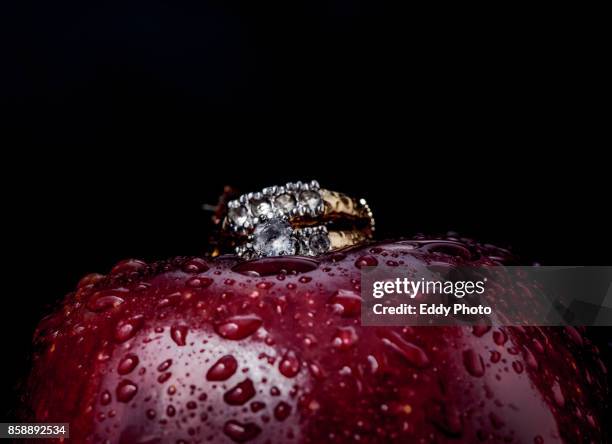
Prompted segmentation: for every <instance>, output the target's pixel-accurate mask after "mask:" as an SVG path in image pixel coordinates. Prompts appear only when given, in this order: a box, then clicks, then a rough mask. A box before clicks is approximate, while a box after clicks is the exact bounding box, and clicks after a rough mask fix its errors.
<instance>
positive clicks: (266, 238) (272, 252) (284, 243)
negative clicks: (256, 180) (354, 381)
mask: <svg viewBox="0 0 612 444" xmlns="http://www.w3.org/2000/svg"><path fill="white" fill-rule="evenodd" d="M324 210H325V206H324V203H323V198H322V196H321V192H320V187H319V184H318V182H316V181H312V182H309V183H302V182H293V183H288V184H286V185H284V186H279V187H276V186H275V187H269V188H264V189H263V190H262V191H261V192H258V193H248V194H244V195H242V196H240V197H239V198H238V199H236V200H233V201H231V202H229V203H228V212H227V219H226V223H227V224H228V226H229V227H230V229H231V230H232V231H233V232H235V233H237V234H239V235H247V236H248V237H247V241H246V243H245V244H243V245H240V246H238V247H237V248H236V253H237V254H238V255H240V256H242V257H244V258H247V259H253V258H258V257H268V256H285V255H294V254H299V255H302V256H316V255H319V254H321V253H325V252H327V251H329V248H330V240H329V235H328V233H327V228H326V227H325V226H323V225H320V226H315V227H306V228H294V227H292V226H291V224H290V222H289V219H290V218H291V217H311V218H316V217H317V216H320V215H322V214H323V212H324Z"/></svg>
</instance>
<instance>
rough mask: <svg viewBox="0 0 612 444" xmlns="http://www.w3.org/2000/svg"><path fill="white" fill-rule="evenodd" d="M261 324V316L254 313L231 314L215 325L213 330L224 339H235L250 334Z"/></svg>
mask: <svg viewBox="0 0 612 444" xmlns="http://www.w3.org/2000/svg"><path fill="white" fill-rule="evenodd" d="M261 324H262V320H261V318H259V317H257V316H254V315H246V316H233V317H231V318H228V319H226V320H225V321H224V322H222V323H221V324H217V325H215V331H216V332H217V334H218V335H219V336H221V337H223V338H225V339H231V340H234V341H237V340H240V339H244V338H246V337H248V336H251V335H252V334H253V333H255V332H256V331H257V329H258V328H259V327H260V326H261Z"/></svg>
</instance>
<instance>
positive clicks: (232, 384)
mask: <svg viewBox="0 0 612 444" xmlns="http://www.w3.org/2000/svg"><path fill="white" fill-rule="evenodd" d="M508 258H509V255H508V253H507V252H506V251H504V250H501V249H496V248H494V247H490V246H482V245H478V244H476V243H473V242H467V241H459V240H444V239H442V240H423V239H421V240H411V241H398V242H387V243H378V244H370V245H364V246H358V247H354V248H352V249H349V250H346V251H343V252H340V253H338V252H336V253H330V254H327V255H324V256H321V257H318V258H316V260H313V259H306V258H298V257H285V258H268V259H262V260H257V261H251V262H243V261H240V260H239V259H237V258H236V257H234V256H222V257H218V258H216V259H204V258H184V257H180V258H175V259H172V260H169V261H166V262H157V263H153V264H146V263H144V262H141V261H138V260H127V261H123V262H121V263H119V264H117V266H115V267H114V268H113V269H112V271H111V273H110V274H109V275H108V276H101V275H89V276H86V277H85V278H83V279H82V280H81V282H80V283H79V285H78V288H77V290H76V291H75V292H74V293H71V294H69V295H68V296H67V297H66V298H65V300H64V301H63V303H62V305H61V307H60V308H59V310H58V311H57V312H56V313H54V314H52V315H51V316H49V317H47V318H46V319H44V320H43V321H42V322H41V323H40V326H39V327H38V330H37V332H36V335H35V345H36V352H35V355H34V366H33V370H32V373H31V377H30V380H29V385H28V391H27V393H26V399H27V402H28V404H29V406H30V408H31V411H32V412H33V413H32V415H33V418H29V419H32V420H35V421H41V422H69V423H70V432H71V442H78V443H90V442H92V443H93V442H95V443H98V442H100V443H103V442H109V443H151V444H152V443H182V442H185V443H207V442H212V443H224V442H228V443H231V442H261V443H265V442H269V443H285V442H287V443H337V442H343V443H344V442H367V443H379V442H384V443H386V442H402V443H404V442H415V443H434V442H435V443H445V442H449V443H450V442H452V443H478V442H508V443H510V442H512V443H557V442H567V443H583V442H584V443H601V442H604V441H605V439H606V437H605V436H604V431H603V428H602V420H603V418H602V408H603V406H604V404H605V403H606V402H607V399H608V392H607V385H606V375H605V373H606V368H605V366H604V364H603V363H602V362H601V359H600V358H599V355H598V350H597V349H596V347H594V346H593V344H592V343H591V342H590V341H589V339H588V338H587V337H585V335H584V332H583V331H582V330H580V329H575V328H538V327H525V328H513V327H507V328H493V329H490V328H483V327H474V328H464V327H429V328H427V327H419V328H409V327H404V328H402V327H364V326H362V325H361V322H360V316H359V315H360V302H361V300H360V296H359V290H360V267H361V266H363V265H376V266H378V267H394V266H397V265H398V264H405V265H411V266H414V267H422V266H423V265H424V264H426V263H431V262H432V261H438V262H443V263H455V264H475V265H478V264H481V265H495V264H499V263H500V262H501V263H503V262H504V261H506V260H508Z"/></svg>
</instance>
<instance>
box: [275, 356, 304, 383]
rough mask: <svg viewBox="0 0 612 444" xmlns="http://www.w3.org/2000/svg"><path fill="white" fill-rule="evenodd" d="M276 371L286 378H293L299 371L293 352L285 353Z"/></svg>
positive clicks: (298, 364) (298, 362) (297, 361)
mask: <svg viewBox="0 0 612 444" xmlns="http://www.w3.org/2000/svg"><path fill="white" fill-rule="evenodd" d="M278 370H279V371H280V372H281V374H282V375H283V376H285V377H287V378H293V377H294V376H295V375H297V374H298V372H299V371H300V361H299V360H298V358H297V356H296V355H295V353H294V352H293V351H288V352H287V353H285V355H284V356H283V358H282V359H281V361H280V363H279V364H278Z"/></svg>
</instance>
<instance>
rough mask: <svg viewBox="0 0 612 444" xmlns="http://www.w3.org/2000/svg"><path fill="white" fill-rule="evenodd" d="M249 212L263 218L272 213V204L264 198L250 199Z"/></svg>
mask: <svg viewBox="0 0 612 444" xmlns="http://www.w3.org/2000/svg"><path fill="white" fill-rule="evenodd" d="M251 211H252V212H253V214H254V215H255V216H264V215H266V214H268V213H270V212H271V211H272V204H271V203H270V201H269V200H268V199H266V198H265V197H262V198H261V199H252V200H251Z"/></svg>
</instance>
